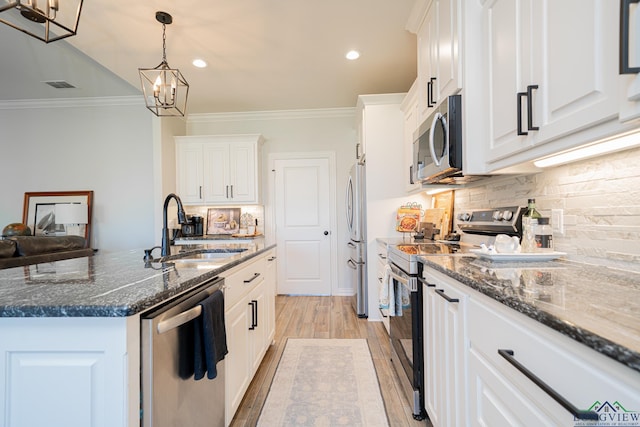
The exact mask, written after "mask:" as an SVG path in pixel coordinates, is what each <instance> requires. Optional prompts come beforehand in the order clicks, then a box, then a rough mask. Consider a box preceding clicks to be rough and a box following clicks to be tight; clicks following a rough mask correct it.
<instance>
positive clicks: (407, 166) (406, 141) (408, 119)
mask: <svg viewBox="0 0 640 427" xmlns="http://www.w3.org/2000/svg"><path fill="white" fill-rule="evenodd" d="M417 90H418V80H417V79H416V81H415V82H414V83H413V85H412V86H411V89H410V90H409V92H408V93H407V96H406V98H405V99H404V101H403V103H402V105H401V108H402V109H403V112H404V125H403V132H404V133H403V134H404V138H403V147H402V150H403V153H404V165H403V166H404V169H403V170H402V173H403V174H405V175H404V176H405V183H406V189H407V193H411V192H413V191H416V190H419V189H420V187H421V186H420V183H418V182H413V134H414V133H415V131H416V130H417V129H418V126H419V125H420V123H418V96H417Z"/></svg>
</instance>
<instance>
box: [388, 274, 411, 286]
mask: <svg viewBox="0 0 640 427" xmlns="http://www.w3.org/2000/svg"><path fill="white" fill-rule="evenodd" d="M389 274H390V275H391V277H393V278H394V279H396V280H397V281H398V282H400V283H402V284H403V285H405V286H409V279H407V278H406V277H402V276H399V275H397V274H396V273H394V272H393V271H390V272H389Z"/></svg>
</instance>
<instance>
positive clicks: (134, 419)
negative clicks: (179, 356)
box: [0, 316, 140, 427]
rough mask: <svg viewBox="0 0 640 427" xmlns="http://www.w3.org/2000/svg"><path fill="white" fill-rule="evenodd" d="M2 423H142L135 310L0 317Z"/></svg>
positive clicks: (19, 426) (110, 426)
mask: <svg viewBox="0 0 640 427" xmlns="http://www.w3.org/2000/svg"><path fill="white" fill-rule="evenodd" d="M0 336H2V339H1V340H0V364H1V365H2V367H3V368H2V369H1V370H0V384H2V387H0V414H1V416H0V423H1V425H2V426H7V427H30V426H60V427H62V426H64V427H115V426H120V427H127V426H134V425H136V426H137V425H139V424H140V376H139V372H140V346H139V337H140V318H139V316H131V317H111V318H99V317H82V318H77V317H54V318H51V317H47V318H45V317H30V318H10V317H4V318H1V319H0Z"/></svg>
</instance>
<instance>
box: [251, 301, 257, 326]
mask: <svg viewBox="0 0 640 427" xmlns="http://www.w3.org/2000/svg"><path fill="white" fill-rule="evenodd" d="M252 301H253V302H254V303H255V304H254V306H253V307H254V310H255V313H256V315H255V319H256V323H255V325H253V326H254V327H255V328H257V327H258V301H256V300H252Z"/></svg>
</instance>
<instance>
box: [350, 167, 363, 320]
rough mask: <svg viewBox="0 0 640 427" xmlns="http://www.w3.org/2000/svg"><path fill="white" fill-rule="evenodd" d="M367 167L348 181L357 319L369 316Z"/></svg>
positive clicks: (357, 170) (353, 170) (358, 169)
mask: <svg viewBox="0 0 640 427" xmlns="http://www.w3.org/2000/svg"><path fill="white" fill-rule="evenodd" d="M364 172H365V165H364V162H362V163H361V162H359V163H356V164H355V165H353V166H352V167H351V171H350V172H349V180H348V181H347V195H346V202H345V204H346V212H347V228H348V229H349V243H348V244H347V245H348V246H349V260H348V261H347V265H348V266H349V269H350V270H349V271H350V272H351V274H350V279H351V286H352V287H353V289H355V291H356V292H355V295H354V296H353V301H352V305H353V308H354V310H355V312H356V314H357V315H358V317H367V316H368V307H367V306H368V304H367V268H366V260H367V233H366V229H367V228H366V212H365V206H366V204H365V196H366V193H365V173H364Z"/></svg>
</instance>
